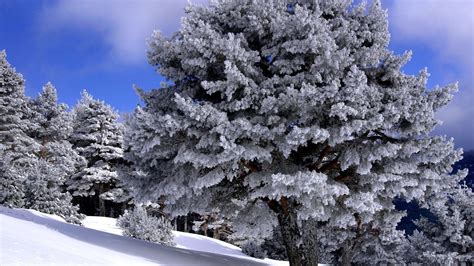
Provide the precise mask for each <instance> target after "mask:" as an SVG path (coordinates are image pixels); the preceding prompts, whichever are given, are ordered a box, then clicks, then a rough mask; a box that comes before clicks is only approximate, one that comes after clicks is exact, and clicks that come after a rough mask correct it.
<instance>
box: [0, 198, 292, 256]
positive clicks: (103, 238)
mask: <svg viewBox="0 0 474 266" xmlns="http://www.w3.org/2000/svg"><path fill="white" fill-rule="evenodd" d="M174 233H175V236H176V242H177V247H176V248H171V247H165V246H162V245H158V244H154V243H149V242H145V241H140V240H136V239H132V238H128V237H124V236H121V230H120V229H119V228H117V226H116V225H115V219H113V218H106V217H87V218H86V219H85V220H84V226H77V225H73V224H68V223H66V222H65V221H64V220H62V219H61V218H59V217H57V216H54V215H48V214H43V213H40V212H37V211H33V210H25V209H9V208H6V207H2V206H0V264H2V265H98V264H100V265H176V264H179V265H288V263H287V262H279V261H272V260H258V259H254V258H251V257H248V256H246V255H244V254H243V253H242V252H241V250H240V249H239V248H238V247H236V246H233V245H230V244H228V243H225V242H222V241H219V240H216V239H212V238H208V237H204V236H200V235H194V234H189V233H182V232H174Z"/></svg>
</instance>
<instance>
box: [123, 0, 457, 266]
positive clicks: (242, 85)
mask: <svg viewBox="0 0 474 266" xmlns="http://www.w3.org/2000/svg"><path fill="white" fill-rule="evenodd" d="M350 2H351V1H346V0H338V1H303V0H302V1H286V0H273V1H263V0H262V1H258V0H254V1H251V0H241V1H235V0H219V1H213V2H212V3H211V4H210V6H208V7H198V6H190V7H188V9H187V16H186V18H184V19H183V22H182V28H181V29H180V31H179V32H177V33H176V34H175V35H173V36H172V37H171V38H165V37H164V36H162V35H161V34H160V33H155V34H154V35H153V37H152V39H151V41H150V48H149V53H148V57H149V62H150V63H151V64H152V65H154V66H156V68H157V71H158V72H159V73H160V74H161V75H163V76H164V77H165V78H166V79H168V80H169V81H170V84H169V85H165V84H164V85H163V86H162V88H160V89H156V90H152V91H151V92H148V93H145V92H140V94H141V95H142V98H143V101H144V104H145V105H144V107H142V108H137V109H136V111H135V113H134V114H133V116H131V117H130V118H129V119H128V121H127V129H126V139H125V143H126V147H125V148H126V149H127V150H128V152H127V154H126V158H127V159H128V160H130V161H131V162H133V163H134V164H135V166H136V167H137V168H138V169H139V171H137V172H136V174H135V175H133V176H130V178H129V179H128V182H129V185H130V187H133V189H134V190H135V193H134V195H135V196H136V197H137V199H138V200H141V201H154V202H164V203H165V205H166V206H167V208H168V210H169V211H170V212H172V213H173V214H174V215H180V214H185V213H187V212H189V211H192V212H197V213H201V214H204V213H212V212H218V213H219V214H220V215H222V216H224V217H226V218H228V219H233V228H234V230H236V231H239V230H259V231H258V234H260V235H262V237H263V236H265V235H266V236H271V235H272V228H273V227H275V226H276V225H278V228H279V229H280V230H281V235H282V238H283V241H284V244H285V246H286V251H287V254H288V258H289V261H290V264H291V265H316V264H317V263H318V262H321V260H322V259H321V258H323V257H324V256H320V254H319V253H320V252H321V250H324V249H322V248H321V247H322V246H323V245H322V244H324V245H328V243H321V241H326V240H328V239H332V240H331V242H330V243H329V244H330V245H335V247H334V256H336V258H335V259H336V260H337V261H339V262H341V263H345V264H347V263H350V261H354V262H357V261H361V262H363V261H364V260H366V259H368V258H370V256H371V255H373V256H372V257H375V258H381V259H380V260H379V259H377V261H379V262H396V261H394V260H393V258H391V255H390V254H385V253H386V251H387V250H389V249H391V247H390V245H392V244H393V243H395V242H396V241H399V240H400V241H402V240H401V235H400V232H394V226H395V225H396V223H397V222H398V221H399V219H400V218H401V216H402V214H401V213H398V212H397V211H396V210H395V208H394V205H393V203H392V201H393V199H394V198H395V197H400V198H404V199H406V200H408V201H409V200H411V199H414V198H418V199H419V200H420V201H423V199H424V198H425V197H427V196H429V195H431V194H434V193H437V192H439V191H440V190H442V189H443V188H444V187H445V186H448V185H450V184H453V183H456V182H458V181H459V180H460V179H461V178H462V177H463V175H464V173H463V172H459V173H457V174H455V175H451V174H450V173H451V171H452V167H451V166H452V164H453V163H454V162H456V161H457V160H459V158H460V154H461V151H460V150H455V149H454V145H453V141H452V140H449V139H446V138H444V137H438V136H430V132H431V131H432V130H433V128H434V127H435V126H436V125H437V123H438V122H437V121H436V119H435V118H434V113H435V112H436V110H438V109H439V108H441V107H442V106H444V105H446V104H447V103H448V102H449V101H450V99H451V98H452V93H453V92H454V91H455V90H456V85H455V84H454V85H449V86H446V87H443V88H434V89H427V87H426V81H427V78H428V73H427V71H426V70H422V71H420V73H419V74H418V75H414V76H413V75H407V74H405V73H403V72H402V71H401V67H402V66H403V65H404V64H405V63H406V62H407V61H408V60H409V58H410V53H406V54H404V55H402V56H399V55H395V54H393V53H392V52H391V51H390V50H389V49H388V44H389V32H388V27H387V14H386V12H385V11H384V10H383V9H382V8H381V6H380V3H379V1H374V2H373V4H372V5H371V6H370V7H369V8H366V5H365V4H361V5H359V6H352V5H351V3H350ZM196 199H199V200H196ZM321 228H328V230H327V231H325V233H322V234H323V235H321V234H319V235H318V232H321V230H320V229H321ZM336 230H340V231H341V233H340V234H338V233H337V231H336ZM332 232H333V233H332ZM247 234H249V233H247ZM325 234H329V236H327V235H325ZM255 235H257V233H255ZM371 239H377V241H375V242H373V241H370V240H371ZM392 240H393V241H392ZM356 249H359V250H368V252H367V253H366V254H368V255H367V256H366V257H364V258H358V257H357V254H355V250H356ZM322 262H324V261H322Z"/></svg>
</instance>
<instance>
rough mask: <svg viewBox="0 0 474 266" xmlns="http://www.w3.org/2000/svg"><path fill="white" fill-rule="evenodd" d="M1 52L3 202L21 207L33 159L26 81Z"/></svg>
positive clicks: (0, 183) (0, 186) (0, 191)
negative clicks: (25, 183)
mask: <svg viewBox="0 0 474 266" xmlns="http://www.w3.org/2000/svg"><path fill="white" fill-rule="evenodd" d="M6 56H7V55H6V52H5V51H0V143H1V145H2V147H1V149H0V161H1V163H0V204H4V205H7V206H12V207H22V206H23V204H24V192H25V191H24V180H25V172H27V171H29V169H30V168H31V166H32V159H33V158H34V153H33V151H34V150H35V148H36V147H35V142H34V141H33V140H32V139H31V138H30V137H29V136H28V135H27V134H26V133H27V132H28V131H29V130H30V129H31V124H30V123H29V120H28V116H29V110H28V106H27V98H26V96H25V88H24V80H23V77H22V75H21V74H19V73H17V72H16V71H15V69H14V68H12V67H11V65H10V64H9V63H8V61H7V59H6Z"/></svg>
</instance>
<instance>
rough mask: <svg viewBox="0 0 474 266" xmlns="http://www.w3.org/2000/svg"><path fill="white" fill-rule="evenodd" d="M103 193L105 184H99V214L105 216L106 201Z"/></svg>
mask: <svg viewBox="0 0 474 266" xmlns="http://www.w3.org/2000/svg"><path fill="white" fill-rule="evenodd" d="M102 193H104V184H99V195H97V196H98V197H99V216H105V202H104V200H103V199H102V197H100V195H102Z"/></svg>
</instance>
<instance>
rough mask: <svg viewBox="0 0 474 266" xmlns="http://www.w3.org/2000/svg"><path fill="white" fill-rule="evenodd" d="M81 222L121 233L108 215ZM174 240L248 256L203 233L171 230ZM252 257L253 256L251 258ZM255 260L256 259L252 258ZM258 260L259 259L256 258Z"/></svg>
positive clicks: (276, 263)
mask: <svg viewBox="0 0 474 266" xmlns="http://www.w3.org/2000/svg"><path fill="white" fill-rule="evenodd" d="M82 223H83V224H84V227H87V228H91V229H95V230H99V231H103V232H107V233H111V234H116V235H122V230H121V229H120V228H119V227H118V226H117V224H116V223H117V219H114V218H109V217H99V216H87V217H86V218H85V219H84V220H83V221H82ZM173 233H174V240H175V242H176V247H178V248H182V249H187V250H195V251H204V252H209V253H216V254H221V255H228V256H233V257H241V258H246V259H248V258H249V256H247V255H245V254H244V253H242V250H241V249H240V248H239V247H236V246H234V245H232V244H229V243H226V242H224V241H220V240H217V239H214V238H209V237H206V236H203V235H196V234H191V233H184V232H179V231H173ZM252 259H253V258H252ZM253 260H256V259H253ZM256 261H260V260H256ZM264 262H265V263H268V264H269V265H274V266H288V262H286V261H277V260H270V259H265V260H264Z"/></svg>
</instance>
